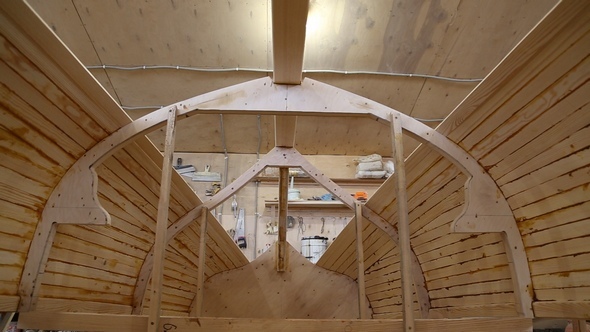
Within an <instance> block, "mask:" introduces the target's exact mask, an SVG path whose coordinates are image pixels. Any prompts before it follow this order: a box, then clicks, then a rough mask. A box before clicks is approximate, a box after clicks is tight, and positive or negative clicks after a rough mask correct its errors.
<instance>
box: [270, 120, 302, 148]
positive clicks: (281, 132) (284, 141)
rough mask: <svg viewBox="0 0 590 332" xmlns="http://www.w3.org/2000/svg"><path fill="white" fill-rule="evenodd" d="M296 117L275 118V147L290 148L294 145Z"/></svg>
mask: <svg viewBox="0 0 590 332" xmlns="http://www.w3.org/2000/svg"><path fill="white" fill-rule="evenodd" d="M296 128H297V117H296V116H288V115H276V116H275V146H280V147H284V148H292V147H293V146H294V145H295V129H296Z"/></svg>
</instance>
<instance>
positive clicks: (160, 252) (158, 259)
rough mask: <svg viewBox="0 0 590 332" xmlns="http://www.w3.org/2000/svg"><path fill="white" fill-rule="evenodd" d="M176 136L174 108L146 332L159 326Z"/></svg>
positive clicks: (171, 113)
mask: <svg viewBox="0 0 590 332" xmlns="http://www.w3.org/2000/svg"><path fill="white" fill-rule="evenodd" d="M175 134H176V107H173V108H172V109H170V110H168V124H167V126H166V147H165V149H164V163H163V165H162V180H161V181H160V201H159V202H158V219H157V226H156V238H155V240H154V268H153V270H152V293H151V296H150V299H151V306H150V311H149V313H150V314H149V324H148V328H147V330H148V331H150V332H157V331H158V329H159V326H160V315H161V314H160V305H161V301H162V278H163V275H164V259H165V253H166V244H167V242H168V241H167V239H166V231H167V228H168V210H169V208H168V206H169V203H170V183H171V181H172V162H173V160H172V159H173V153H174V138H175Z"/></svg>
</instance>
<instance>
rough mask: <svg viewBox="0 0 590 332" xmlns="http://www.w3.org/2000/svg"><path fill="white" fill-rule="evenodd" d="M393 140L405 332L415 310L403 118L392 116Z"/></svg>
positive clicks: (411, 329)
mask: <svg viewBox="0 0 590 332" xmlns="http://www.w3.org/2000/svg"><path fill="white" fill-rule="evenodd" d="M390 121H391V138H392V140H393V156H394V166H395V172H394V173H395V176H396V180H397V181H396V182H395V191H396V197H397V216H398V222H397V228H398V234H399V247H400V255H401V277H402V304H403V315H404V329H405V331H408V332H409V331H411V332H413V331H415V329H414V309H413V305H412V304H413V300H412V275H411V272H410V269H411V267H412V261H411V259H412V257H411V254H412V253H411V250H412V248H411V247H410V226H409V217H408V197H407V194H406V166H405V162H404V150H403V141H402V139H403V137H402V123H401V121H402V120H401V118H399V117H397V116H395V115H394V114H393V113H392V114H391V119H390Z"/></svg>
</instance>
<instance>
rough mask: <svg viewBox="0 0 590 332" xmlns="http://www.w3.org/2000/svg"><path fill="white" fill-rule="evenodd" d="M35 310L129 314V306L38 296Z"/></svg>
mask: <svg viewBox="0 0 590 332" xmlns="http://www.w3.org/2000/svg"><path fill="white" fill-rule="evenodd" d="M35 310H36V311H45V312H88V313H95V314H123V315H124V314H130V313H131V306H129V305H121V304H112V303H104V302H92V301H76V300H72V299H67V300H64V299H54V298H40V299H39V301H38V302H37V307H36V309H35Z"/></svg>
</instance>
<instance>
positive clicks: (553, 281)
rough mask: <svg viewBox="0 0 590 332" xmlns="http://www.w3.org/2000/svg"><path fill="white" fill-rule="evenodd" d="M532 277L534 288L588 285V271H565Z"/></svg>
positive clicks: (589, 284)
mask: <svg viewBox="0 0 590 332" xmlns="http://www.w3.org/2000/svg"><path fill="white" fill-rule="evenodd" d="M532 279H533V283H534V284H535V288H539V289H549V288H565V287H586V286H590V278H588V271H571V272H567V271H565V272H559V273H555V274H543V275H538V276H533V277H532Z"/></svg>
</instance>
